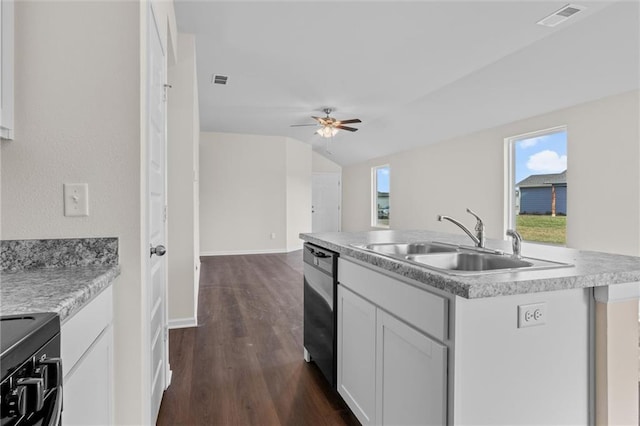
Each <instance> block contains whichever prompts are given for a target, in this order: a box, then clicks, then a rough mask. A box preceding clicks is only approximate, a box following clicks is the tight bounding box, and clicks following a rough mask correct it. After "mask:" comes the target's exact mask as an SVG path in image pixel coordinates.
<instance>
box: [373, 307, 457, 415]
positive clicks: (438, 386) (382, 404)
mask: <svg viewBox="0 0 640 426" xmlns="http://www.w3.org/2000/svg"><path fill="white" fill-rule="evenodd" d="M377 318H378V319H377V323H378V326H377V332H378V336H377V339H378V345H377V361H378V366H377V367H378V368H377V372H376V373H377V380H376V381H377V383H376V386H377V391H376V409H377V412H376V417H377V423H378V424H382V425H444V424H445V421H446V416H445V414H446V391H447V389H446V371H447V364H446V363H447V360H446V354H447V348H446V347H445V346H443V345H441V344H439V343H437V342H435V341H434V340H431V339H430V338H428V337H427V336H425V335H424V334H422V333H420V332H418V331H416V330H415V329H413V328H411V327H410V326H408V325H407V324H405V323H403V322H401V321H399V320H398V319H396V318H394V317H393V316H391V315H389V314H387V313H386V312H384V311H382V310H378V313H377Z"/></svg>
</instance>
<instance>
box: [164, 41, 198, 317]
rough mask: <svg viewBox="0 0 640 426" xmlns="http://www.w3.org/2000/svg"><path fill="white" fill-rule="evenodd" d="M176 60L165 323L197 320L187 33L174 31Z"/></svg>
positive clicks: (193, 108)
mask: <svg viewBox="0 0 640 426" xmlns="http://www.w3.org/2000/svg"><path fill="white" fill-rule="evenodd" d="M178 51H179V56H178V62H177V63H176V64H174V65H171V66H169V69H168V82H169V84H170V85H171V86H172V88H171V89H170V91H169V96H168V105H167V117H168V123H167V129H168V137H167V180H168V183H167V186H168V187H167V204H168V206H169V207H168V220H167V222H168V234H167V248H168V250H167V262H168V282H167V284H168V294H169V300H168V303H169V325H170V326H171V327H179V326H193V325H196V322H197V314H198V312H197V310H198V309H197V308H198V306H197V297H198V277H199V273H198V272H199V267H200V257H199V249H198V248H197V246H196V245H195V244H194V240H197V237H198V233H199V227H198V222H197V220H198V216H197V211H198V196H199V192H198V162H197V161H198V149H199V140H200V128H199V122H198V116H199V110H198V87H197V76H196V44H195V37H194V36H193V35H191V34H178Z"/></svg>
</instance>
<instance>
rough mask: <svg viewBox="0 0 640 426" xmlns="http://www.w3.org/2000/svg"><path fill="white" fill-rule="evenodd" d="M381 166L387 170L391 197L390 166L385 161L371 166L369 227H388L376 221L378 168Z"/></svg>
mask: <svg viewBox="0 0 640 426" xmlns="http://www.w3.org/2000/svg"><path fill="white" fill-rule="evenodd" d="M383 168H386V169H387V170H388V171H389V198H391V166H390V165H389V164H388V163H387V164H380V165H377V166H373V167H371V227H372V228H382V229H389V227H390V226H389V224H386V225H385V224H381V223H378V170H379V169H383ZM389 207H391V206H389ZM389 210H390V208H389ZM389 216H390V215H389Z"/></svg>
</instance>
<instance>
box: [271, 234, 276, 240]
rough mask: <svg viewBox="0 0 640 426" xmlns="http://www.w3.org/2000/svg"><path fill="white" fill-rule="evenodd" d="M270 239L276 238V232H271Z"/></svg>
mask: <svg viewBox="0 0 640 426" xmlns="http://www.w3.org/2000/svg"><path fill="white" fill-rule="evenodd" d="M271 239H272V240H275V239H276V233H275V232H272V233H271Z"/></svg>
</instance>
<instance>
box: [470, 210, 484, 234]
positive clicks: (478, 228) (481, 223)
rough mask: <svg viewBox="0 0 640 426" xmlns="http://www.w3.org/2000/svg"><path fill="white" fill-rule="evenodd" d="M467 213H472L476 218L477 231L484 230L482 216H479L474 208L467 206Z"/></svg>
mask: <svg viewBox="0 0 640 426" xmlns="http://www.w3.org/2000/svg"><path fill="white" fill-rule="evenodd" d="M467 213H470V214H471V215H472V216H473V217H475V218H476V231H482V230H484V222H482V219H480V216H478V215H477V214H476V213H475V212H474V211H473V210H471V209H470V208H468V207H467Z"/></svg>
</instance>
